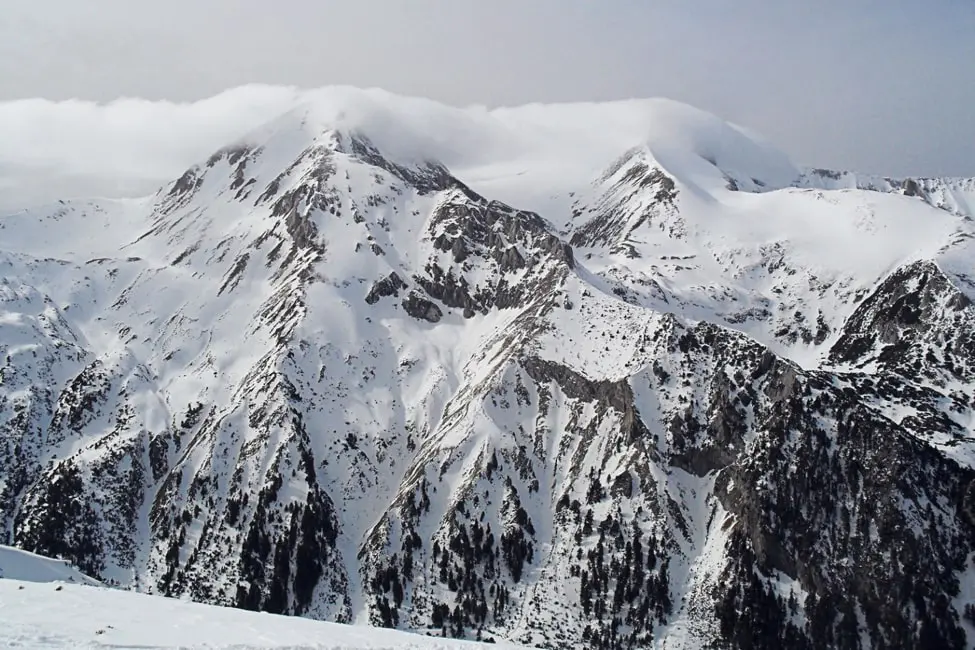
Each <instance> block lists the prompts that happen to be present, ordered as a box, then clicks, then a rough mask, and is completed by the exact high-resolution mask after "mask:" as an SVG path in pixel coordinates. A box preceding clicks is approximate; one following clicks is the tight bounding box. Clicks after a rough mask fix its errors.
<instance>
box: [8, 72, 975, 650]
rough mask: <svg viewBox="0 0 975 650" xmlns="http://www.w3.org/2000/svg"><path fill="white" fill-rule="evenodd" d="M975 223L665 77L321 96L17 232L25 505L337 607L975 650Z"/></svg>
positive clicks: (521, 634) (11, 465) (721, 636)
mask: <svg viewBox="0 0 975 650" xmlns="http://www.w3.org/2000/svg"><path fill="white" fill-rule="evenodd" d="M973 208H975V181H972V180H964V179H882V178H879V177H877V178H874V177H866V176H859V175H855V174H850V173H837V172H828V171H824V170H801V169H799V168H797V167H795V166H794V165H793V164H792V163H791V162H790V161H789V160H788V158H787V157H786V156H785V155H784V154H782V153H780V152H778V151H776V150H775V149H774V148H773V147H771V146H770V145H768V144H767V143H765V142H763V141H762V140H761V139H760V138H758V137H757V136H754V135H752V134H749V133H748V132H746V131H745V130H743V129H741V128H738V127H735V126H733V125H729V124H727V123H724V122H722V121H721V120H719V119H718V118H715V117H713V116H710V115H707V114H704V113H701V112H700V111H697V110H695V109H692V108H690V107H687V106H683V105H680V104H676V103H673V102H669V101H659V100H652V101H634V102H622V103H613V104H605V105H564V106H530V107H524V108H520V109H504V110H496V111H483V110H480V109H470V110H460V109H452V108H448V107H444V106H440V105H436V104H432V103H430V102H426V101H422V100H412V99H406V98H399V97H393V96H389V95H386V94H384V93H378V92H365V91H353V90H349V89H331V90H326V91H321V92H317V93H312V94H309V95H306V96H304V97H303V99H302V100H301V101H300V102H298V103H297V104H296V105H295V106H294V108H293V109H292V110H289V111H288V112H287V113H285V114H283V115H281V116H280V117H279V118H277V119H275V120H273V121H272V122H270V123H268V124H266V125H264V126H262V127H260V128H258V129H256V130H254V131H253V132H251V133H249V134H246V135H244V136H243V137H241V138H240V139H239V140H238V141H236V142H230V143H227V146H226V147H225V148H223V149H220V150H219V151H216V152H214V153H213V155H212V156H211V157H209V158H208V159H207V160H204V161H200V162H199V164H197V165H194V166H193V167H191V168H190V169H188V170H186V172H185V173H184V174H182V176H180V177H179V178H177V179H174V180H173V182H171V183H169V184H167V185H166V186H165V187H163V188H162V189H160V190H159V192H157V193H156V194H155V195H153V196H150V197H146V198H143V199H125V200H104V199H102V200H100V199H91V200H70V201H67V200H65V201H54V202H53V203H52V204H50V205H48V206H42V207H29V208H25V209H24V210H22V211H19V212H16V213H12V214H9V215H7V216H4V217H2V218H0V296H2V303H0V436H2V439H3V440H4V444H3V445H2V446H0V525H2V530H3V531H4V536H5V539H6V541H8V542H10V543H12V544H14V545H16V546H18V547H21V548H23V549H27V550H30V551H36V552H40V553H43V554H47V555H53V556H60V557H63V558H66V559H69V560H71V561H72V562H73V563H75V564H76V565H77V566H78V567H80V568H81V569H82V570H83V571H85V572H86V573H88V574H89V575H92V576H95V577H97V578H98V579H99V580H101V581H103V582H107V583H111V584H117V585H121V586H124V587H128V588H132V589H135V590H139V591H144V592H148V593H162V594H166V595H172V596H182V597H189V598H192V599H194V600H198V601H203V602H208V603H214V604H222V605H233V606H237V607H242V608H246V609H256V610H262V611H267V612H272V613H284V614H294V615H300V616H304V617H310V618H318V619H323V620H327V621H336V622H353V623H371V624H374V625H383V626H391V627H398V628H402V629H407V630H420V631H434V632H439V633H445V634H448V635H452V636H457V637H466V638H475V637H477V636H478V635H480V636H490V637H492V638H497V639H507V640H511V641H515V642H520V643H525V644H529V645H537V646H540V647H551V648H575V647H580V646H585V647H596V648H631V647H634V648H637V647H639V648H642V647H667V648H680V647H684V648H697V647H711V646H713V647H734V648H739V647H740V648H779V647H795V648H823V647H831V648H832V647H835V648H893V647H904V648H931V647H957V648H964V647H969V646H970V644H971V643H972V640H975V612H973V610H975V560H973V553H975V433H973V427H975V333H973V332H975V307H973V304H972V300H973V298H975V271H973V262H975V249H973V247H972V246H973V244H972V234H973V233H975V226H973V221H972V219H973V217H975V210H973ZM966 612H968V613H967V614H966ZM966 634H967V640H966Z"/></svg>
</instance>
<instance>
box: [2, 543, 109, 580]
mask: <svg viewBox="0 0 975 650" xmlns="http://www.w3.org/2000/svg"><path fill="white" fill-rule="evenodd" d="M0 578H4V579H6V580H20V581H27V582H75V583H78V584H82V585H89V586H92V585H98V581H97V580H93V579H92V578H89V577H88V576H86V575H85V574H83V573H82V572H81V571H78V570H77V569H75V568H74V567H72V566H71V565H70V564H68V563H67V562H65V561H64V560H52V559H51V558H48V557H44V556H43V555H37V554H36V553H28V552H27V551H22V550H20V549H18V548H11V547H9V546H0Z"/></svg>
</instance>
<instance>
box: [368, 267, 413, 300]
mask: <svg viewBox="0 0 975 650" xmlns="http://www.w3.org/2000/svg"><path fill="white" fill-rule="evenodd" d="M406 288H407V285H406V283H405V282H403V280H402V278H400V277H399V275H397V274H396V271H393V272H392V273H390V274H389V275H387V276H386V277H385V278H383V279H382V280H376V282H375V283H374V284H373V285H372V288H371V289H369V293H367V294H366V302H367V303H368V304H370V305H375V304H376V303H377V302H379V299H380V298H385V297H388V296H399V292H400V289H406Z"/></svg>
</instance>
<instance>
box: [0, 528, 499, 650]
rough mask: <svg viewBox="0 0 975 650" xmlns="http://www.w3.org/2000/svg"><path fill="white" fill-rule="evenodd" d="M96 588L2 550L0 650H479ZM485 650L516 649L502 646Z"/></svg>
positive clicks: (40, 560)
mask: <svg viewBox="0 0 975 650" xmlns="http://www.w3.org/2000/svg"><path fill="white" fill-rule="evenodd" d="M71 583H74V584H71ZM79 583H80V584H79ZM95 584H97V583H96V581H94V580H92V579H91V578H88V577H87V576H85V575H84V574H82V573H80V572H79V571H77V570H76V569H73V568H71V567H70V566H68V565H67V564H65V563H64V562H61V561H58V560H51V559H48V558H45V557H41V556H39V555H34V554H32V553H25V552H24V551H19V550H17V549H12V548H9V547H4V546H0V648H25V649H31V648H37V649H41V648H65V649H68V648H72V649H78V650H81V649H86V648H114V649H116V650H122V649H126V648H133V649H136V648H138V649H141V650H148V649H159V650H162V649H164V648H223V649H226V650H230V649H234V650H245V649H246V650H252V649H253V650H257V649H259V648H280V649H285V648H300V649H302V650H359V649H362V650H367V649H368V650H380V649H382V650H385V649H387V648H388V649H389V650H394V649H397V650H398V649H402V650H414V649H415V650H462V649H465V648H466V649H469V650H474V649H475V648H483V647H485V645H484V644H479V643H472V642H463V641H454V640H443V639H436V638H428V637H423V636H420V635H416V634H407V633H405V632H397V631H393V630H383V629H376V628H370V627H354V626H349V625H338V624H335V623H321V622H318V621H311V620H308V619H303V618H293V617H287V616H275V615H272V614H259V613H255V612H248V611H244V610H237V609H230V608H225V607H214V606H211V605H201V604H198V603H191V602H184V601H180V600H176V599H174V598H163V597H161V596H148V595H144V594H137V593H132V592H127V591H120V590H116V589H109V588H107V587H97V586H92V585H95ZM490 647H492V648H515V646H510V645H504V644H497V645H495V644H492V645H491V646H490Z"/></svg>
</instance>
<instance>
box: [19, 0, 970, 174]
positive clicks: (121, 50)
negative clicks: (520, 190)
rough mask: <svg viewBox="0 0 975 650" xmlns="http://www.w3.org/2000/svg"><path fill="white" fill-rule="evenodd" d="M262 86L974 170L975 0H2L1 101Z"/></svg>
mask: <svg viewBox="0 0 975 650" xmlns="http://www.w3.org/2000/svg"><path fill="white" fill-rule="evenodd" d="M251 82H262V83H271V84H288V85H298V86H303V87H317V86H322V85H327V84H351V85H357V86H380V87H383V88H385V89H387V90H390V91H393V92H398V93H404V94H411V95H421V96H426V97H430V98H433V99H437V100H440V101H444V102H447V103H452V104H460V105H466V104H472V103H476V104H486V105H489V106H497V105H512V104H523V103H528V102H551V101H566V100H573V101H576V100H603V99H618V98H629V97H652V96H663V97H670V98H673V99H677V100H680V101H684V102H687V103H690V104H693V105H695V106H698V107H700V108H703V109H705V110H708V111H711V112H714V113H716V114H718V115H720V116H721V117H724V118H726V119H729V120H731V121H734V122H737V123H739V124H742V125H745V126H748V127H751V128H753V129H754V130H756V131H758V132H760V133H763V134H764V135H765V136H767V137H768V138H769V139H770V140H772V141H773V142H775V143H776V144H778V145H779V146H780V147H782V148H783V149H785V150H786V151H787V152H788V153H789V154H790V155H791V156H792V157H793V159H795V160H796V162H799V163H803V164H817V165H823V166H831V167H842V168H853V169H858V170H862V171H871V172H879V173H889V174H898V175H900V174H930V175H934V174H952V175H968V176H972V175H975V153H973V151H975V147H973V143H975V2H972V0H926V1H923V2H922V1H908V0H887V1H883V2H881V1H874V0H843V1H840V0H819V1H817V2H792V1H791V0H790V1H788V2H777V1H774V0H762V1H758V0H737V1H732V0H697V1H694V2H689V1H687V0H653V1H651V0H598V1H596V0H479V1H474V0H409V1H406V0H402V1H400V0H275V1H274V2H271V1H269V0H166V1H165V2H162V1H153V2H150V1H149V0H0V100H4V99H16V98H25V97H46V98H50V99H68V98H83V99H93V100H100V101H104V100H111V99H114V98H117V97H119V96H128V97H133V96H138V97H145V98H149V99H169V100H176V101H184V100H192V99H199V98H202V97H206V96H209V95H212V94H215V93H217V92H219V91H220V90H223V89H226V88H229V87H232V86H237V85H241V84H246V83H251ZM594 128H598V125H594ZM0 146H2V145H0Z"/></svg>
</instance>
